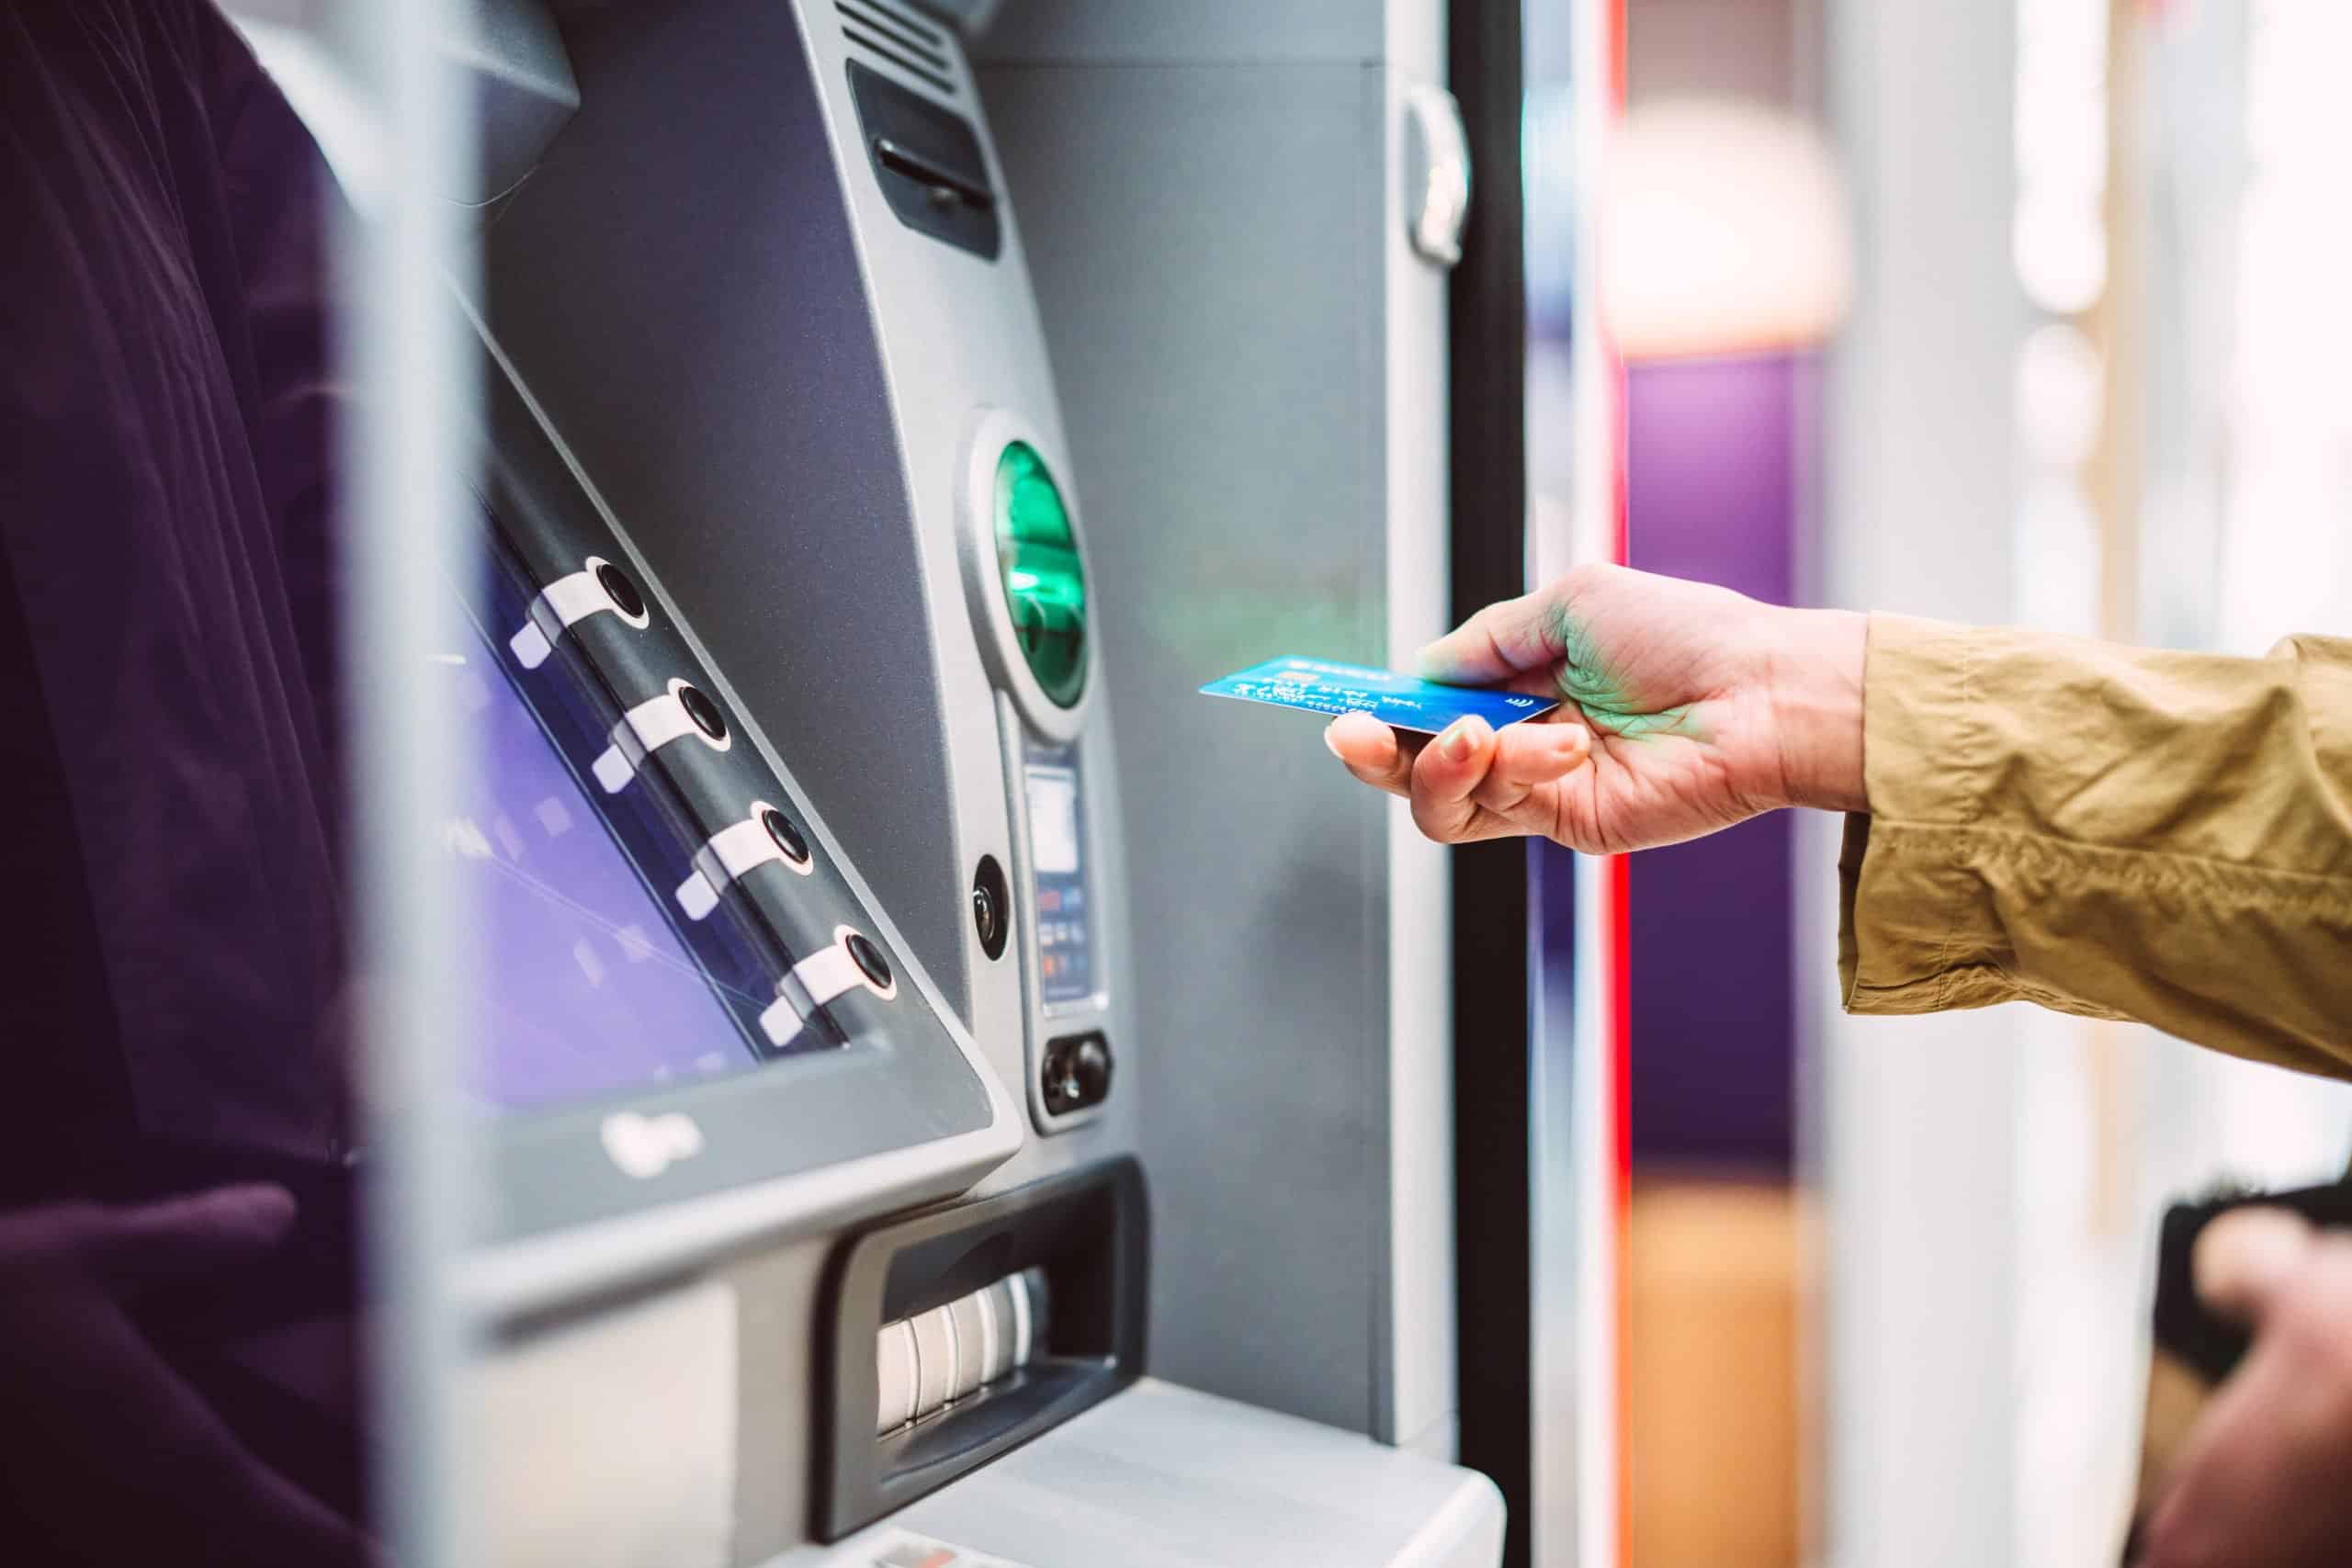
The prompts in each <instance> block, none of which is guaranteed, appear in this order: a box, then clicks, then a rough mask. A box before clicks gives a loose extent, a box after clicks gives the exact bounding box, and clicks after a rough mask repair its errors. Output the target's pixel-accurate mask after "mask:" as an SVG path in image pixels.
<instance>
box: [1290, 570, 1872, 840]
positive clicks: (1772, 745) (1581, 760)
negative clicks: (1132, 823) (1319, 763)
mask: <svg viewBox="0 0 2352 1568" xmlns="http://www.w3.org/2000/svg"><path fill="white" fill-rule="evenodd" d="M1865 628H1866V623H1865V621H1864V619H1863V617H1861V616H1860V615H1853V614H1849V613H1845V612H1840V611H1829V610H1790V609H1782V608H1781V607H1779V606H1776V605H1770V604H1759V603H1758V602H1757V601H1756V600H1753V599H1749V598H1747V597H1746V596H1744V595H1742V594H1738V593H1734V592H1731V591H1730V590H1728V589H1724V588H1715V587H1712V586H1709V585H1707V584H1705V583H1698V582H1686V581H1681V580H1679V579H1677V578H1671V577H1658V576H1654V575H1652V574H1650V573H1648V572H1640V571H1632V570H1626V569H1625V568H1623V567H1613V566H1583V567H1578V568H1576V569H1575V570H1571V571H1570V572H1568V573H1567V574H1566V576H1564V577H1562V578H1561V579H1560V580H1559V581H1556V582H1555V583H1553V584H1552V585H1551V586H1549V587H1547V588H1544V589H1540V590H1538V591H1537V592H1533V593H1530V594H1527V595H1526V596H1524V597H1523V598H1519V599H1512V600H1507V601H1505V602H1504V603H1502V604H1490V605H1488V606H1487V608H1486V609H1484V610H1481V611H1479V612H1478V614H1477V615H1474V616H1472V617H1471V618H1470V619H1469V620H1468V621H1466V622H1464V624H1463V625H1462V626H1460V627H1458V628H1456V629H1455V630H1454V631H1453V632H1451V633H1449V634H1448V635H1447V636H1445V637H1442V638H1440V639H1439V640H1438V641H1436V642H1435V643H1432V644H1431V645H1430V647H1429V648H1428V649H1425V650H1424V651H1423V653H1422V655H1421V673H1422V674H1423V675H1425V676H1427V677H1428V678H1429V679H1430V680H1433V681H1444V682H1452V683H1455V684H1461V685H1498V684H1499V685H1505V686H1508V687H1510V689H1512V690H1514V691H1521V692H1530V693H1538V694H1543V695H1545V696H1556V697H1561V698H1564V699H1566V701H1565V703H1564V704H1563V705H1562V706H1561V707H1559V708H1558V709H1556V710H1555V711H1554V712H1553V713H1552V714H1550V715H1547V716H1545V717H1544V719H1539V720H1532V721H1530V722H1527V723H1522V724H1516V725H1512V726H1511V727H1510V728H1507V729H1504V730H1502V731H1500V732H1499V733H1498V732H1497V731H1495V730H1493V729H1491V728H1488V727H1487V725H1486V724H1485V723H1484V722H1482V721H1481V720H1479V719H1476V718H1465V719H1463V720H1460V721H1458V722H1457V723H1455V724H1454V725H1453V727H1452V728H1449V729H1447V730H1446V731H1445V733H1444V734H1442V735H1440V736H1437V737H1434V738H1431V739H1423V738H1420V737H1411V738H1407V737H1400V736H1399V735H1398V734H1397V732H1396V731H1394V730H1392V729H1390V728H1388V727H1387V726H1386V725H1384V724H1382V723H1380V722H1379V721H1378V720H1377V719H1374V718H1372V717H1370V716H1367V715H1363V714H1350V715H1348V716H1345V717H1342V718H1340V719H1338V720H1335V721H1334V722H1333V723H1332V725H1331V726H1330V728H1329V729H1327V730H1326V731H1325V732H1324V739H1325V742H1326V744H1328V745H1329V747H1330V748H1331V750H1332V751H1333V752H1334V753H1335V754H1336V755H1337V756H1338V757H1339V759H1340V761H1342V762H1344V763H1345V764H1347V767H1348V771H1349V772H1350V773H1353V774H1355V776H1356V777H1357V778H1359V779H1361V780H1363V782H1364V783H1366V784H1372V785H1374V787H1375V788H1379V789H1385V790H1386V791H1388V792H1389V793H1390V794H1392V795H1403V796H1405V797H1406V798H1407V799H1408V800H1410V801H1411V802H1412V804H1413V820H1414V821H1415V822H1416V823H1418V824H1419V827H1420V829H1421V831H1422V832H1424V833H1426V834H1427V835H1429V837H1430V838H1432V839H1436V840H1440V841H1442V842H1448V843H1460V842H1466V841H1469V840H1476V839H1490V838H1498V837H1501V836H1504V835H1507V834H1533V833H1541V834H1543V835H1544V836H1546V837H1549V838H1552V839H1556V840H1559V841H1560V842H1561V843H1563V844H1566V845H1567V846H1568V847H1569V848H1571V849H1576V850H1582V851H1585V852H1590V853H1609V854H1613V853H1618V852H1623V851H1627V850H1637V849H1643V848H1645V847H1647V846H1649V845H1653V844H1670V843H1674V842H1677V841H1679V840H1684V839H1694V838H1698V837H1700V836H1701V835H1702V834H1706V833H1712V832H1714V831H1715V830H1717V829H1722V828H1728V827H1730V826H1731V825H1732V824H1733V823H1735V822H1738V821H1741V820H1743V819H1745V818H1749V817H1753V816H1756V815H1757V814H1758V813H1760V812H1765V811H1770V810H1773V809H1775V808H1777V807H1783V806H1817V807H1826V808H1829V809H1835V810H1849V811H1859V810H1864V809H1867V806H1866V803H1865V801H1864V798H1863V793H1862V739H1861V735H1862V654H1863V646H1864V642H1865V637H1866V629H1865Z"/></svg>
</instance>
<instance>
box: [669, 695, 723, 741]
mask: <svg viewBox="0 0 2352 1568" xmlns="http://www.w3.org/2000/svg"><path fill="white" fill-rule="evenodd" d="M678 705H679V706H680V707H682V708H684V709H685V710H686V716H687V717H688V718H690V719H693V720H694V721H695V728H696V729H699V730H701V731H702V732H703V733H704V734H705V735H707V736H709V737H710V738H711V739H713V740H724V739H727V720H726V718H725V717H724V716H722V715H721V714H720V713H719V711H718V704H717V703H715V702H712V701H711V700H710V699H709V698H708V697H706V696H704V695H703V694H702V689H701V688H700V687H699V686H688V685H684V684H681V685H680V686H679V687H678Z"/></svg>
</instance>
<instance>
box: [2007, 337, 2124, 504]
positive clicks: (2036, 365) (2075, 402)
mask: <svg viewBox="0 0 2352 1568" xmlns="http://www.w3.org/2000/svg"><path fill="white" fill-rule="evenodd" d="M2106 399H2107V378H2106V374H2105V371H2104V369H2103V367H2101V365H2100V363H2099V356H2098V348H2096V347H2095V346H2094V345H2093V344H2092V343H2091V340H2090V339H2089V338H2088V337H2086V336H2085V335H2084V333H2083V330H2082V329H2081V328H2080V327H2077V326H2075V325H2074V324H2073V323H2072V322H2070V321H2051V322H2049V323H2047V324H2045V325H2043V326H2040V327H2037V328H2035V329H2034V330H2033V332H2032V333H2030V334H2028V335H2027V337H2026V340H2025V342H2024V343H2023V344H2019V345H2018V379H2017V412H2018V440H2019V441H2020V442H2021V443H2022V444H2023V446H2024V447H2025V453H2026V457H2027V459H2028V460H2029V461H2030V462H2031V463H2033V464H2035V465H2037V466H2040V467H2044V468H2077V467H2080V466H2081V465H2082V464H2083V463H2085V462H2087V461H2088V460H2089V458H2090V457H2091V452H2092V448H2093V446H2095V445H2096V444H2097V442H2098V433H2099V422H2100V418H2101V414H2102V412H2103V408H2104V404H2105V401H2106Z"/></svg>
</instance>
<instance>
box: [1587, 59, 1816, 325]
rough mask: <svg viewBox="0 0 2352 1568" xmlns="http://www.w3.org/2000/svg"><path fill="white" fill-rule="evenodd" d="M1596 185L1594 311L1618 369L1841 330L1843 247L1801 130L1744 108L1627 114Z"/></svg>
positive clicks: (1685, 107)
mask: <svg viewBox="0 0 2352 1568" xmlns="http://www.w3.org/2000/svg"><path fill="white" fill-rule="evenodd" d="M1604 183H1605V188H1604V190H1603V192H1602V197H1601V220H1600V246H1601V254H1600V307H1601V311H1602V314H1603V317H1604V319H1605V321H1606V322H1607V325H1608V327H1609V330H1610V332H1611V333H1612V334H1613V336H1614V338H1615V341H1616V343H1617V345H1618V347H1619V349H1620V351H1621V352H1622V353H1623V355H1624V357H1625V358H1626V359H1628V360H1642V359H1667V358H1680V357H1688V356H1693V355H1724V354H1738V353H1747V352H1753V351H1758V350H1765V349H1777V348H1792V347H1804V346H1807V345H1811V344H1819V343H1821V342H1823V341H1824V340H1826V339H1827V338H1828V337H1829V336H1830V335H1831V334H1832V333H1834V332H1835V331H1836V330H1837V328H1838V323H1839V321H1842V320H1843V319H1844V317H1845V314H1846V309H1847V306H1848V304H1849V301H1850V299H1851V298H1852V295H1853V260H1852V249H1853V242H1852V239H1851V236H1850V233H1849V228H1848V223H1847V218H1846V205H1845V195H1844V188H1843V186H1842V183H1841V182H1840V180H1839V178H1838V171H1837V167H1836V165H1835V164H1834V163H1833V161H1832V160H1831V158H1830V155H1829V151H1828V148H1827V147H1826V144H1825V143H1824V142H1823V141H1822V139H1821V137H1820V135H1819V134H1818V132H1816V131H1815V130H1814V129H1813V128H1812V127H1811V126H1809V125H1806V124H1804V122H1803V121H1800V120H1798V119H1796V118H1793V117H1792V116H1790V115H1787V114H1785V113H1783V112H1781V111H1780V110H1778V109H1774V108H1769V107H1762V106H1759V105H1754V104H1747V103H1733V102H1728V101H1711V100H1708V99H1702V98H1691V99H1681V100H1675V101H1668V102H1661V103H1658V104H1656V105H1653V106H1640V105H1637V106H1635V107H1634V109H1633V111H1632V112H1631V113H1630V114H1629V115H1628V116H1627V117H1626V120H1625V124H1624V127H1623V130H1622V131H1621V132H1620V133H1619V135H1618V137H1617V138H1616V140H1615V141H1613V142H1612V143H1611V149H1610V162H1609V167H1608V171H1607V175H1606V179H1605V182H1604Z"/></svg>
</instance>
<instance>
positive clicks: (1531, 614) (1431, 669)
mask: <svg viewBox="0 0 2352 1568" xmlns="http://www.w3.org/2000/svg"><path fill="white" fill-rule="evenodd" d="M1567 626H1568V622H1567V603H1566V599H1565V598H1563V597H1562V595H1561V594H1560V592H1559V591H1558V590H1557V589H1556V588H1552V589H1542V590H1538V591H1537V592H1533V593H1525V594H1521V596H1520V597H1518V598H1516V599H1505V600H1503V601H1501V602H1500V603H1499V604H1489V605H1487V607H1486V608H1485V609H1483V610H1481V611H1479V612H1478V613H1477V614H1476V615H1473V616H1471V617H1470V618H1469V619H1468V620H1466V621H1464V622H1463V623H1462V624H1461V625H1460V626H1456V627H1454V628H1453V630H1452V631H1450V632H1448V633H1446V634H1445V635H1444V636H1443V637H1440V638H1438V639H1437V640H1436V641H1435V642H1433V643H1431V644H1430V645H1429V646H1428V647H1427V648H1425V649H1421V657H1420V671H1421V676H1422V678H1423V679H1424V680H1429V681H1444V682H1451V683H1453V684H1454V685H1461V686H1486V685H1492V684H1494V683H1496V682H1502V681H1508V680H1510V678H1511V677H1512V676H1514V675H1523V674H1525V673H1527V672H1528V671H1532V670H1548V669H1549V668H1551V667H1552V666H1553V665H1555V664H1556V663H1558V662H1559V661H1560V659H1561V657H1562V656H1563V655H1564V654H1565V653H1566V647H1567Z"/></svg>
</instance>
